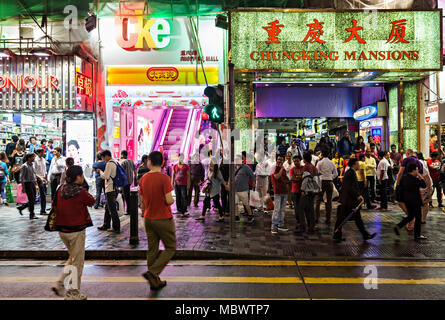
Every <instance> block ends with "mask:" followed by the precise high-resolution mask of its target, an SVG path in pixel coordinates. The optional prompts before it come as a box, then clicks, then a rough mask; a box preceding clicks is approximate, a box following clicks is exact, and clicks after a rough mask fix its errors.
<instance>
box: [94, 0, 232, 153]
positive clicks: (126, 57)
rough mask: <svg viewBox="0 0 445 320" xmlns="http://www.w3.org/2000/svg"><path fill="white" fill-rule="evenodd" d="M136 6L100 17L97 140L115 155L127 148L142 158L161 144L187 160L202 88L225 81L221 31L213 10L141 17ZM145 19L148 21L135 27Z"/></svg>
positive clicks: (195, 141)
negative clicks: (100, 122) (101, 112)
mask: <svg viewBox="0 0 445 320" xmlns="http://www.w3.org/2000/svg"><path fill="white" fill-rule="evenodd" d="M137 6H138V4H134V6H131V5H128V6H126V9H125V10H121V11H119V10H117V11H116V13H115V14H116V17H115V18H114V19H113V18H102V19H100V22H99V23H100V30H101V41H102V43H103V52H102V56H103V59H102V62H103V64H104V69H105V72H106V77H105V78H106V82H105V105H106V107H105V108H106V132H107V134H106V141H104V143H103V147H104V148H106V149H110V150H111V151H112V153H113V156H114V157H119V153H120V152H121V151H122V150H127V152H128V157H129V158H130V159H132V160H134V161H138V160H139V161H140V159H141V157H142V155H144V154H148V153H150V152H151V151H152V150H159V149H160V147H161V146H162V149H163V150H164V152H167V153H169V154H171V155H175V154H177V153H179V152H181V153H184V155H185V158H186V160H187V159H188V157H189V155H190V154H192V153H193V152H195V150H196V149H197V148H198V147H199V144H200V141H202V139H203V136H204V134H203V132H204V127H205V126H204V122H205V120H203V116H202V112H203V107H204V106H205V105H206V104H207V102H208V99H207V97H205V96H204V95H203V93H204V89H205V87H206V86H207V85H209V86H210V85H217V84H219V83H223V82H224V76H225V72H224V70H225V67H224V66H225V63H224V56H223V46H224V41H225V40H224V39H225V37H224V32H223V30H222V29H219V28H216V27H215V20H214V17H210V18H206V17H200V18H199V19H198V20H197V21H196V19H191V18H187V17H181V18H173V19H151V20H147V19H145V18H144V17H143V15H142V14H141V12H142V11H141V9H143V8H138V7H137ZM138 21H139V22H141V24H139V23H138ZM143 24H147V25H150V26H151V27H150V28H148V29H147V28H144V29H141V28H140V26H141V25H143ZM147 30H148V32H147ZM170 158H171V156H170Z"/></svg>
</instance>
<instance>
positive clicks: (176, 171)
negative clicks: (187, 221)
mask: <svg viewBox="0 0 445 320" xmlns="http://www.w3.org/2000/svg"><path fill="white" fill-rule="evenodd" d="M190 180H191V179H190V167H189V166H188V165H187V164H185V163H184V155H183V154H179V155H178V163H177V164H175V165H174V166H173V175H172V185H174V186H175V195H176V210H177V211H178V212H177V213H181V214H182V215H183V216H184V217H188V216H189V213H188V212H187V198H188V196H187V190H188V189H189V188H190Z"/></svg>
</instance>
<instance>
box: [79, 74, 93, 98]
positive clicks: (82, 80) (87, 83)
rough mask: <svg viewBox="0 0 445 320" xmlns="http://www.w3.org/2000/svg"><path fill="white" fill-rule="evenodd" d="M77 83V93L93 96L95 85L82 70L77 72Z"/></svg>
mask: <svg viewBox="0 0 445 320" xmlns="http://www.w3.org/2000/svg"><path fill="white" fill-rule="evenodd" d="M76 84H77V94H80V95H85V96H88V97H91V96H93V85H92V82H91V79H90V78H89V77H87V76H86V75H84V74H82V73H80V72H77V75H76Z"/></svg>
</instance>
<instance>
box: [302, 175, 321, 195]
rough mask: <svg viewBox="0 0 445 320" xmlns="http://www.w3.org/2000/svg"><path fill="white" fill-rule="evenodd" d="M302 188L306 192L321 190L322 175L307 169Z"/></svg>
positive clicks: (318, 191)
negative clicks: (314, 173)
mask: <svg viewBox="0 0 445 320" xmlns="http://www.w3.org/2000/svg"><path fill="white" fill-rule="evenodd" d="M301 190H302V191H303V192H305V193H320V192H321V177H320V175H319V174H316V175H313V174H311V173H309V172H307V171H305V172H304V173H303V180H302V183H301Z"/></svg>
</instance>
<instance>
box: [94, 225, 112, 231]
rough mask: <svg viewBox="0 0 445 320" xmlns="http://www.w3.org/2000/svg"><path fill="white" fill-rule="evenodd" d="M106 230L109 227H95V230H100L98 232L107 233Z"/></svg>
mask: <svg viewBox="0 0 445 320" xmlns="http://www.w3.org/2000/svg"><path fill="white" fill-rule="evenodd" d="M108 229H110V227H105V226H100V227H97V230H100V231H107V230H108Z"/></svg>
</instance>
